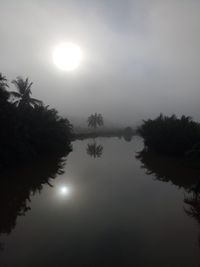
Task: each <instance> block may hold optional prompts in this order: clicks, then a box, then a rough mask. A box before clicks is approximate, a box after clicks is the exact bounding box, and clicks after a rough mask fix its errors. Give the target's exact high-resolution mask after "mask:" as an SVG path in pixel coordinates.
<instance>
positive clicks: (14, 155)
mask: <svg viewBox="0 0 200 267" xmlns="http://www.w3.org/2000/svg"><path fill="white" fill-rule="evenodd" d="M12 84H14V86H15V89H16V90H15V91H11V90H9V85H8V81H7V79H6V77H5V76H3V75H2V74H1V73H0V107H1V108H0V123H1V131H0V151H1V153H0V168H1V167H3V166H4V165H5V166H12V165H18V164H21V163H22V164H24V163H28V162H32V161H34V160H38V159H45V158H56V157H57V158H62V157H65V156H67V155H68V154H69V153H70V152H71V151H72V146H71V142H72V141H75V140H83V139H90V138H93V139H95V138H97V137H118V138H124V139H125V140H126V141H127V142H130V141H131V140H132V137H133V136H134V135H139V136H141V137H142V138H143V140H144V150H145V151H153V152H155V153H158V155H159V154H160V155H167V156H170V157H171V156H172V157H184V158H192V159H199V158H200V124H199V123H197V122H195V121H193V120H192V119H191V118H190V117H186V116H182V117H181V118H178V117H176V116H175V115H172V116H171V117H167V116H164V115H162V114H161V115H160V116H158V117H157V118H155V119H153V120H152V119H149V120H146V121H143V123H142V124H141V125H140V126H139V127H138V128H137V129H133V128H131V127H126V128H107V127H104V120H103V116H102V115H101V114H97V113H95V114H91V115H90V116H89V117H88V120H87V123H88V127H91V128H93V130H89V129H87V130H86V129H82V130H81V129H80V128H79V131H74V128H73V126H72V124H71V123H70V122H69V120H68V119H66V118H63V117H61V116H60V115H59V114H58V112H57V110H56V109H52V108H50V107H49V106H48V105H45V104H44V103H43V102H42V101H41V100H38V99H35V98H33V97H32V91H31V89H32V88H31V87H32V85H33V83H32V82H29V80H28V78H26V79H23V78H21V77H17V78H16V79H15V80H13V81H12ZM98 127H101V128H98Z"/></svg>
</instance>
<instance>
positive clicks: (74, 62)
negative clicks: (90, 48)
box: [53, 43, 82, 71]
mask: <svg viewBox="0 0 200 267" xmlns="http://www.w3.org/2000/svg"><path fill="white" fill-rule="evenodd" d="M81 58H82V53H81V49H80V47H79V46H77V45H76V44H73V43H63V44H60V45H58V46H57V47H56V48H55V49H54V51H53V61H54V63H55V65H56V66H57V67H58V68H59V69H61V70H65V71H72V70H75V69H76V68H77V67H78V66H79V64H80V62H81Z"/></svg>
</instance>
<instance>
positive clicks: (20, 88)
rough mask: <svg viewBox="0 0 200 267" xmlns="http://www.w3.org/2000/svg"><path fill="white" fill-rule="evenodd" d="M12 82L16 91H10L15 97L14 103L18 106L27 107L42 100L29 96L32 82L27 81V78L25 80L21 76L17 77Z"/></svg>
mask: <svg viewBox="0 0 200 267" xmlns="http://www.w3.org/2000/svg"><path fill="white" fill-rule="evenodd" d="M12 83H13V84H14V85H15V86H16V89H17V92H15V91H12V92H10V93H11V94H12V96H14V97H15V98H16V100H15V102H14V104H15V105H16V106H19V107H27V106H32V107H35V106H36V105H41V104H42V101H40V100H38V99H35V98H32V97H31V94H32V92H31V86H32V84H33V83H32V82H29V80H28V78H26V79H25V80H24V79H23V78H22V77H20V76H19V77H17V78H16V80H13V81H12Z"/></svg>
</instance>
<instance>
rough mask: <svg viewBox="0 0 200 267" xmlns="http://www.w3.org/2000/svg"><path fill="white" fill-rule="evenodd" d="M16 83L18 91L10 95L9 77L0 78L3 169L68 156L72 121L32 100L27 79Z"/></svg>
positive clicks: (0, 158) (0, 141) (20, 79)
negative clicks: (8, 88) (45, 158)
mask: <svg viewBox="0 0 200 267" xmlns="http://www.w3.org/2000/svg"><path fill="white" fill-rule="evenodd" d="M17 82H18V84H16V83H17ZM16 83H15V84H16V85H17V90H18V92H10V91H8V90H7V87H8V84H7V80H6V78H5V77H4V76H2V75H0V125H1V129H0V166H1V165H4V164H10V163H11V162H12V163H19V162H24V161H29V160H32V159H34V158H39V157H45V156H59V157H62V156H65V155H66V154H67V153H68V152H69V151H70V150H71V146H70V140H71V135H72V126H71V124H70V123H69V121H68V120H67V119H63V118H62V117H60V116H59V115H58V112H57V111H56V110H55V109H50V108H49V107H48V106H45V105H44V104H43V103H42V102H41V101H39V100H37V99H34V98H31V97H30V95H31V88H30V86H31V85H32V83H29V82H28V79H26V80H23V79H22V78H17V80H16ZM20 88H21V89H20ZM23 93H24V94H23Z"/></svg>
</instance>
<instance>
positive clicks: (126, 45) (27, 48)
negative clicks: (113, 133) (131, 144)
mask: <svg viewBox="0 0 200 267" xmlns="http://www.w3.org/2000/svg"><path fill="white" fill-rule="evenodd" d="M0 18H1V19H0V35H1V42H0V57H1V60H0V71H1V72H2V73H3V74H4V75H6V76H7V77H8V79H9V80H12V79H13V78H15V77H16V76H17V75H22V76H24V77H26V76H28V77H29V78H30V79H31V80H32V81H33V82H34V85H33V96H34V97H37V98H39V99H42V100H43V101H44V102H45V103H47V104H50V105H51V106H52V107H55V108H56V109H58V110H59V111H60V112H61V113H62V114H63V115H66V116H68V117H69V118H70V117H73V118H84V117H87V116H88V114H90V113H92V112H95V111H97V112H101V113H102V114H103V115H104V117H105V118H106V119H107V120H108V121H110V122H114V123H117V124H134V123H137V122H138V121H140V120H141V119H143V118H148V117H155V116H157V115H158V114H159V113H160V112H163V113H165V114H172V113H176V114H177V115H181V114H185V115H191V116H193V117H194V119H196V120H199V119H200V108H199V99H200V87H199V84H200V73H199V72H200V71H199V70H200V58H199V57H200V53H199V47H200V35H199V30H200V2H199V1H196V0H190V1H187V0H169V1H164V0H163V1H162V0H146V1H145V0H140V1H136V0H124V1H120V0H110V1H108V0H101V1H98V0H76V1H72V0H68V1H63V0H57V1H52V0H48V1H47V0H43V1H42V0H34V1H33V0H32V1H27V0H20V1H11V0H1V1H0ZM63 41H64V42H65V41H73V42H74V43H76V44H78V45H79V46H80V47H81V49H82V52H83V60H82V63H81V65H80V67H79V68H78V69H77V70H76V71H74V72H70V73H69V72H63V71H60V70H59V69H57V68H56V66H55V65H54V64H53V62H52V50H53V49H54V47H55V46H56V45H57V44H59V43H60V42H63Z"/></svg>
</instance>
